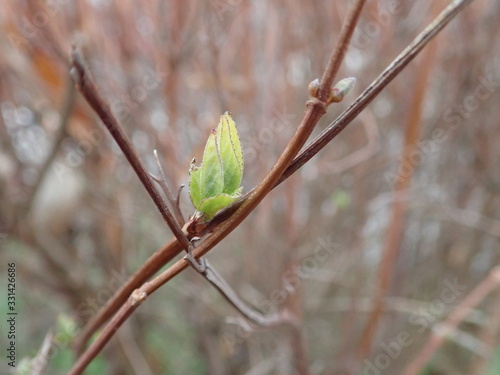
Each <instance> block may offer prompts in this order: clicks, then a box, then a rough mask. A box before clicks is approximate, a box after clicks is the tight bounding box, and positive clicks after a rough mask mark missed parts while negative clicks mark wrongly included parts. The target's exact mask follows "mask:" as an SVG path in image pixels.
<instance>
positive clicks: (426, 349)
mask: <svg viewBox="0 0 500 375" xmlns="http://www.w3.org/2000/svg"><path fill="white" fill-rule="evenodd" d="M499 286H500V266H496V267H494V268H493V269H492V270H491V271H490V273H489V274H488V276H487V277H486V278H485V279H484V280H483V281H482V282H481V283H480V284H479V285H478V286H476V287H475V288H474V289H473V290H472V291H471V292H470V293H469V294H468V295H467V296H466V297H465V298H464V299H463V300H462V302H460V303H459V304H458V305H457V306H456V307H455V309H454V310H453V311H452V312H451V313H450V314H449V315H448V317H447V318H446V319H445V320H444V321H443V322H441V323H440V324H439V325H437V326H436V328H437V329H436V330H434V331H433V333H432V334H431V336H430V338H429V340H428V341H427V342H426V343H425V344H424V345H423V346H422V349H421V350H420V352H419V353H417V355H415V356H414V358H413V360H412V361H411V362H410V363H409V364H408V365H407V366H406V368H405V369H404V371H403V372H402V374H403V375H417V374H420V373H421V371H422V368H423V367H424V366H425V365H426V364H427V362H429V360H430V359H431V358H432V356H433V355H434V353H435V352H436V351H437V350H438V349H439V348H440V347H441V345H443V343H444V341H445V339H446V337H447V336H448V335H449V334H450V333H451V332H453V330H455V329H456V328H457V326H458V325H459V324H460V323H461V322H462V321H463V320H464V319H465V318H466V317H467V315H468V314H469V313H470V312H471V311H472V309H474V308H475V307H476V306H477V305H479V304H480V303H481V302H482V301H483V300H484V298H486V296H487V295H488V294H490V293H491V292H492V291H493V290H495V289H496V288H498V287H499Z"/></svg>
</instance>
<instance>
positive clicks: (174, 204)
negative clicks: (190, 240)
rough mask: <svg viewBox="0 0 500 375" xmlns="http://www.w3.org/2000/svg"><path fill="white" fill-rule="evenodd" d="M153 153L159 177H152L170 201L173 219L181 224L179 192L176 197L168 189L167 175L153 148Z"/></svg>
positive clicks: (182, 219) (182, 220)
mask: <svg viewBox="0 0 500 375" xmlns="http://www.w3.org/2000/svg"><path fill="white" fill-rule="evenodd" d="M153 153H154V155H155V160H156V165H158V171H159V172H160V178H159V179H156V178H154V177H153V179H154V180H155V181H156V182H158V184H159V185H160V187H161V188H162V190H163V192H164V193H165V196H166V197H167V200H168V202H169V203H170V207H171V208H172V211H173V213H174V216H175V219H176V220H177V222H178V223H179V225H183V224H184V218H183V217H182V212H181V209H180V207H179V194H177V197H174V194H173V193H172V190H171V189H170V186H169V184H168V181H167V176H166V175H165V172H164V170H163V166H162V164H161V161H160V158H159V157H158V151H156V150H154V151H153Z"/></svg>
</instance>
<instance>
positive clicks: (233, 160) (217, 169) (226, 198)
mask: <svg viewBox="0 0 500 375" xmlns="http://www.w3.org/2000/svg"><path fill="white" fill-rule="evenodd" d="M242 177H243V152H242V150H241V143H240V138H239V136H238V131H237V129H236V124H235V123H234V121H233V119H232V118H231V115H230V114H229V112H226V113H224V115H222V116H221V117H220V121H219V124H218V125H217V129H214V130H212V131H211V132H210V135H209V137H208V141H207V144H206V146H205V151H204V152H203V160H202V162H201V165H200V166H199V167H196V166H194V165H191V170H190V173H189V193H190V196H191V201H192V202H193V205H194V207H195V208H196V209H197V210H198V211H200V212H202V213H203V214H204V217H205V219H206V220H210V219H211V218H212V217H213V216H214V215H215V214H216V213H217V211H219V210H220V209H222V208H224V207H226V206H228V205H230V204H231V203H232V202H234V201H235V200H236V199H238V198H239V197H240V194H241V191H242V188H241V187H240V184H241V179H242Z"/></svg>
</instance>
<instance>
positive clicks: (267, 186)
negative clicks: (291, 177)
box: [69, 0, 365, 375]
mask: <svg viewBox="0 0 500 375" xmlns="http://www.w3.org/2000/svg"><path fill="white" fill-rule="evenodd" d="M364 2H365V0H357V1H356V2H355V5H354V6H353V8H352V9H353V11H352V12H353V13H354V14H355V15H356V16H354V17H353V16H351V15H352V14H353V13H350V16H349V17H347V20H346V23H345V24H344V26H343V32H342V33H341V37H342V39H341V40H339V42H338V44H337V46H336V48H335V49H334V51H333V52H332V54H331V57H330V62H329V64H328V66H327V68H326V70H325V73H324V74H323V78H322V83H321V85H320V91H321V90H323V89H325V88H327V89H328V92H330V90H331V84H330V87H326V84H327V83H328V82H330V83H331V82H333V80H334V79H335V75H336V73H337V71H338V67H339V66H340V62H338V61H336V60H338V59H340V60H342V58H343V56H344V52H345V49H346V46H347V45H348V43H349V40H350V37H351V36H352V33H353V31H354V27H355V24H356V21H357V18H358V17H359V12H360V10H361V8H360V7H359V4H364ZM346 29H347V31H345V30H346ZM332 60H333V61H332ZM74 61H76V59H74ZM74 65H75V63H74ZM77 65H78V64H77ZM84 73H85V71H84V68H83V65H82V66H81V70H80V72H79V75H80V76H81V78H82V79H81V80H80V81H81V82H82V83H85V80H84V79H83V78H84ZM83 91H86V90H83ZM86 98H87V97H86ZM90 99H94V98H92V96H91V97H90ZM87 100H89V98H87ZM324 100H327V98H326V99H324ZM101 103H103V101H102V100H101V101H98V102H97V103H94V105H92V103H91V105H92V107H93V108H94V110H96V112H97V113H98V114H99V115H100V116H101V118H102V115H104V118H102V119H103V121H104V120H107V121H108V122H110V118H111V119H113V117H112V116H109V115H107V113H106V112H103V111H102V108H101V107H102V105H101ZM104 103H105V102H104ZM326 106H327V104H326V103H325V102H324V101H321V97H318V98H312V99H311V100H309V101H308V102H307V105H306V111H305V113H304V116H303V118H302V121H301V123H300V125H299V127H298V128H297V130H296V132H295V134H294V135H293V137H292V139H291V140H290V142H289V143H288V145H287V147H286V148H285V150H284V151H283V153H282V154H281V156H280V157H279V159H278V161H277V162H276V163H275V164H274V166H273V167H272V168H271V170H270V171H269V173H268V174H267V175H266V176H265V177H264V179H263V181H262V182H261V183H260V184H259V185H258V186H257V187H256V188H255V189H254V190H253V191H252V192H251V193H250V195H249V196H248V198H247V200H246V201H245V202H244V203H243V204H242V205H241V206H240V208H239V209H238V210H237V211H236V212H235V213H234V215H233V216H231V217H230V218H229V219H228V220H227V221H226V222H225V223H223V224H222V225H221V226H220V228H218V230H217V231H216V232H214V233H213V234H212V236H210V237H209V238H207V240H205V241H204V242H203V243H202V244H201V245H200V246H199V247H198V248H196V253H195V257H197V258H198V257H200V256H203V255H204V254H205V253H206V252H208V251H209V250H210V249H211V248H213V247H214V246H215V245H216V244H217V243H219V242H220V241H221V240H222V239H224V238H225V237H226V236H227V235H228V234H229V233H230V232H232V231H233V230H234V229H235V228H236V227H237V226H238V225H239V224H240V223H241V222H242V221H243V220H244V219H245V218H246V217H247V216H248V215H249V214H250V213H251V212H252V211H253V210H254V209H255V207H257V205H258V204H259V203H260V202H261V201H262V199H264V197H265V196H266V195H267V194H268V193H269V192H270V191H271V190H272V189H273V188H274V186H275V185H276V183H277V182H278V180H279V179H280V177H281V176H282V175H283V173H284V172H285V170H286V168H287V167H288V166H289V165H290V163H291V162H292V161H293V158H294V157H295V156H296V155H297V153H298V152H299V151H300V149H301V148H302V147H303V145H304V144H305V142H306V141H307V139H308V138H309V136H310V134H311V132H312V131H313V129H314V127H315V126H316V124H317V123H318V121H319V120H320V118H321V117H322V116H323V115H324V114H325V113H326ZM98 110H99V111H98ZM106 115H107V116H106ZM113 128H114V127H113V126H109V125H108V129H109V130H110V131H112V130H114V129H113ZM115 139H116V137H115ZM129 162H130V160H129ZM131 164H132V163H131ZM146 176H147V175H146ZM148 181H150V180H149V179H148ZM181 237H182V236H181ZM184 238H185V237H184ZM188 248H189V244H188V247H185V249H188ZM179 265H180V270H179V271H178V272H180V271H181V270H182V269H185V268H186V267H187V265H188V263H187V262H186V261H185V260H180V261H179V262H177V263H175V264H174V265H173V266H172V267H171V268H173V269H176V267H177V268H179ZM169 270H170V269H169ZM169 270H167V271H169ZM165 276H167V279H168V276H169V272H167V273H166V274H165V273H162V274H160V275H159V276H158V277H157V278H155V279H154V280H153V281H151V282H148V283H146V284H144V285H143V286H142V287H141V288H140V289H138V290H137V293H136V292H134V293H133V294H132V296H134V295H136V296H137V295H139V296H140V298H138V299H137V298H136V299H133V300H132V301H131V299H130V298H132V296H131V297H130V298H129V303H127V304H125V305H123V306H122V308H121V309H120V310H119V311H118V313H117V314H116V316H115V317H114V318H113V319H112V320H111V322H109V323H108V325H107V326H106V327H105V328H104V330H103V332H102V333H101V335H100V336H99V337H98V338H97V340H96V341H94V343H93V344H92V345H91V346H90V347H89V348H88V349H87V350H86V351H85V353H83V355H82V356H80V358H79V359H78V361H77V363H76V364H75V366H74V367H73V369H72V370H71V371H70V373H69V374H70V375H76V374H80V373H81V372H82V371H83V370H84V369H85V368H86V366H87V365H88V364H89V363H90V361H91V360H92V359H93V358H94V357H95V356H96V355H97V354H98V353H99V352H100V351H101V349H102V348H103V347H104V345H105V344H106V343H107V342H108V341H109V339H110V338H111V337H112V336H113V334H114V332H115V331H116V330H117V329H118V328H119V327H120V325H121V324H122V323H123V322H124V321H125V320H126V318H127V317H128V316H129V315H130V314H131V313H132V311H133V310H135V308H137V307H136V306H137V304H138V303H140V302H142V301H144V300H145V299H146V298H147V296H148V295H149V294H151V293H152V292H154V291H155V290H156V289H158V288H159V287H160V286H161V285H163V284H164V282H166V280H167V279H165ZM164 280H165V281H164ZM134 301H135V302H134ZM137 301H140V302H137Z"/></svg>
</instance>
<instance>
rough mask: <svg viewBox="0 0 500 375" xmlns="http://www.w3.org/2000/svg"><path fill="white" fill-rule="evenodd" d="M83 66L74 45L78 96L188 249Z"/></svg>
mask: <svg viewBox="0 0 500 375" xmlns="http://www.w3.org/2000/svg"><path fill="white" fill-rule="evenodd" d="M86 66H87V64H86V63H85V61H84V59H83V56H82V54H81V52H80V50H79V49H78V48H77V47H76V46H74V47H73V52H72V67H73V68H72V69H71V75H72V77H73V80H74V81H75V83H76V85H77V87H78V89H79V90H80V92H81V93H82V95H83V96H84V97H85V99H86V100H87V102H88V103H89V104H90V106H91V107H92V109H93V110H94V111H95V112H96V113H97V114H98V115H99V117H100V119H101V120H102V122H103V123H104V125H105V126H106V128H107V129H108V131H109V132H110V134H111V135H112V136H113V138H114V139H115V141H116V143H117V144H118V146H119V147H120V149H121V150H122V152H123V154H124V155H125V157H126V158H127V160H128V162H129V163H130V165H131V167H132V168H133V169H134V171H135V173H136V174H137V176H138V177H139V180H140V181H141V182H142V184H143V185H144V187H145V188H146V190H147V192H148V193H149V195H150V196H151V199H152V200H153V202H154V203H155V204H156V207H157V208H158V210H159V211H160V213H161V215H162V216H163V219H164V220H165V221H166V223H167V224H168V226H169V227H170V230H171V231H172V232H173V233H174V236H175V237H176V238H177V240H178V241H179V242H180V243H181V244H182V246H183V248H185V249H186V250H187V249H188V247H189V240H188V239H187V237H186V235H185V234H184V232H183V231H182V229H181V227H180V226H179V224H178V223H177V221H176V220H175V219H174V217H173V215H172V213H171V212H170V210H169V209H168V206H167V205H166V203H165V201H164V200H163V198H162V197H161V195H160V193H159V192H158V190H157V189H156V187H155V185H154V182H153V179H152V178H151V176H149V174H148V172H147V171H146V168H145V167H144V165H143V164H142V162H141V160H140V159H139V156H138V155H137V152H136V151H135V149H134V147H133V146H132V143H131V142H130V140H129V139H128V137H127V135H126V134H125V131H124V130H123V127H122V126H121V125H120V123H119V122H118V121H117V119H116V118H115V116H114V115H113V114H112V112H111V110H110V107H109V104H108V102H107V101H106V100H105V99H104V98H103V97H102V96H101V94H100V93H99V91H98V89H97V87H96V85H95V84H94V82H93V80H92V78H91V77H90V76H89V75H88V69H87V68H86Z"/></svg>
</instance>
